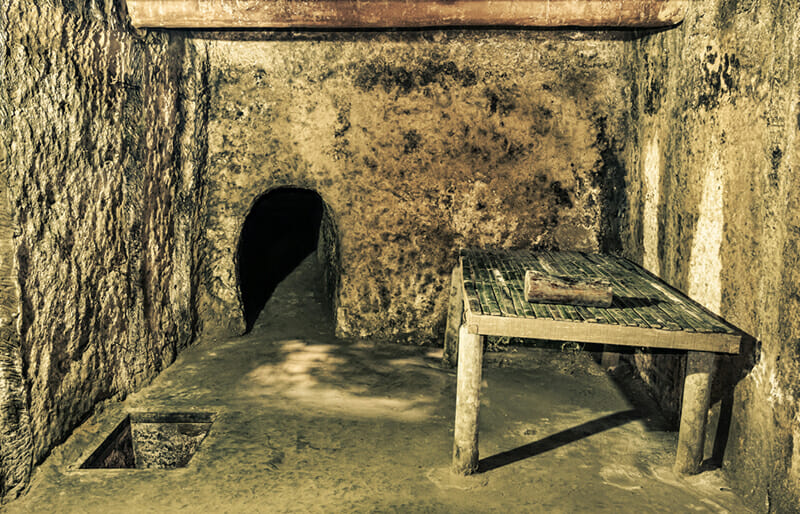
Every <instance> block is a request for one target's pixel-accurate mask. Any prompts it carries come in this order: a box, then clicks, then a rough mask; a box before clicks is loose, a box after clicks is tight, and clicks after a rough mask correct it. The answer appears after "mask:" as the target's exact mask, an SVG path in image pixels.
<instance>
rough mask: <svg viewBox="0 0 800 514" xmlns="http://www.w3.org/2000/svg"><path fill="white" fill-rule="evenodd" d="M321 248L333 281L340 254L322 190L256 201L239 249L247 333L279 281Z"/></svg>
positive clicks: (278, 193)
mask: <svg viewBox="0 0 800 514" xmlns="http://www.w3.org/2000/svg"><path fill="white" fill-rule="evenodd" d="M323 225H324V227H323ZM321 228H322V230H320V229H321ZM318 246H319V247H320V248H319V250H320V252H319V253H320V257H321V259H320V260H322V261H323V265H324V266H325V268H326V269H325V276H326V279H327V278H328V277H330V276H331V273H330V271H331V268H332V266H331V265H332V264H335V254H336V253H337V252H336V251H335V247H336V244H335V230H333V228H332V222H331V220H330V213H329V212H327V210H326V207H325V204H324V202H323V201H322V198H321V197H320V195H319V194H318V193H316V192H315V191H311V190H308V189H300V188H294V187H284V188H279V189H274V190H272V191H269V192H268V193H266V194H264V195H263V196H261V197H260V198H258V199H257V200H256V202H255V204H254V205H253V207H252V209H251V210H250V213H249V214H248V215H247V217H246V218H245V221H244V225H243V227H242V233H241V237H240V239H239V249H238V253H237V258H238V275H239V277H238V278H239V287H240V293H241V300H242V307H243V310H244V318H245V324H246V332H250V330H251V329H252V328H253V325H254V324H255V322H256V320H257V319H258V316H259V313H260V312H261V310H262V309H263V308H264V306H265V305H266V303H267V300H269V298H270V296H272V293H273V292H274V291H275V288H276V287H277V285H278V284H279V283H280V282H281V281H282V280H283V279H284V278H286V277H287V276H288V275H289V274H290V273H291V272H292V271H293V270H294V269H295V268H297V266H299V265H300V263H301V262H303V260H304V259H305V258H306V257H308V256H309V255H310V254H311V253H312V252H314V251H315V250H317V249H318ZM336 278H338V277H336ZM326 282H330V280H326ZM326 285H329V284H326Z"/></svg>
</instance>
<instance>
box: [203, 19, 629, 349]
mask: <svg viewBox="0 0 800 514" xmlns="http://www.w3.org/2000/svg"><path fill="white" fill-rule="evenodd" d="M198 45H201V46H207V48H208V52H209V57H210V66H211V74H210V100H211V104H210V107H209V128H208V131H209V156H208V174H207V180H208V184H207V197H206V204H205V209H207V210H206V214H205V219H206V220H207V224H208V225H207V230H206V237H205V239H204V253H203V255H204V263H205V265H206V266H207V267H206V268H205V269H204V271H203V287H202V290H201V304H200V314H199V315H200V318H201V320H203V321H204V323H205V329H206V330H208V331H209V332H214V331H221V332H223V333H237V332H241V330H242V328H243V322H242V320H241V316H240V315H237V314H236V313H239V312H240V307H239V300H238V297H237V295H238V292H237V291H238V284H237V275H236V268H235V253H236V248H237V242H238V237H239V233H240V230H241V226H242V222H243V221H244V218H245V216H246V214H247V212H248V210H249V209H250V207H251V205H252V204H253V202H254V200H255V199H256V198H257V197H258V196H259V195H261V194H263V193H265V192H266V191H268V190H270V189H272V188H275V187H279V186H287V185H291V186H299V187H305V188H309V189H313V190H315V191H317V192H319V194H320V195H321V196H322V198H323V200H324V201H325V202H326V203H327V206H328V207H329V209H330V213H331V214H332V219H333V222H334V224H335V226H336V228H337V231H338V242H339V251H340V264H341V270H340V271H341V276H340V283H339V292H338V296H337V301H336V302H335V303H336V304H337V305H336V309H335V314H336V319H337V326H338V329H339V333H340V334H342V335H348V336H354V337H362V336H377V337H382V338H385V339H387V340H393V341H412V342H416V343H420V342H426V341H431V340H435V339H438V338H440V337H441V331H442V329H443V322H444V314H445V310H446V304H447V294H446V289H447V286H448V284H449V273H450V269H451V267H452V266H453V265H454V264H455V258H456V254H457V250H458V248H459V247H461V246H499V247H529V246H535V247H542V248H573V249H582V250H590V251H591V250H597V249H598V248H599V247H601V246H603V247H615V246H618V244H619V241H618V239H617V238H615V235H616V228H615V223H616V220H617V213H616V212H605V211H603V209H602V205H603V204H604V197H605V196H614V195H619V194H620V190H618V189H617V186H618V184H619V182H620V180H621V179H620V177H621V175H622V173H623V172H622V170H621V168H620V166H619V161H618V159H617V155H619V154H620V153H621V151H622V150H621V145H622V143H623V142H622V140H621V139H619V138H618V137H617V135H618V134H619V133H621V132H625V131H626V128H625V127H624V123H625V120H624V116H625V114H626V109H625V107H624V106H625V105H626V104H627V103H628V102H629V98H628V97H627V96H626V95H627V94H628V90H627V89H626V88H627V86H628V84H629V82H628V81H627V78H626V77H625V76H623V74H622V73H621V61H622V56H623V55H624V53H623V52H622V48H623V42H621V41H619V40H614V39H612V38H611V37H609V36H608V35H607V34H603V33H588V34H577V33H559V32H544V33H542V32H530V31H529V32H525V31H516V32H513V31H512V32H504V31H490V32H481V31H464V32H459V31H431V32H405V33H404V32H400V33H391V32H390V33H385V32H384V33H380V32H377V33H369V32H367V33H355V34H345V33H339V34H324V33H317V34H314V33H310V34H309V33H306V34H305V35H293V34H291V33H266V34H263V33H262V34H253V35H250V36H247V35H244V36H243V35H235V34H231V33H225V34H219V35H216V36H211V37H208V39H206V40H205V41H198ZM618 204H619V202H615V205H618ZM604 219H605V220H607V221H611V223H606V224H605V225H606V226H607V227H609V230H607V231H605V232H604V231H602V229H601V226H602V225H603V220H604Z"/></svg>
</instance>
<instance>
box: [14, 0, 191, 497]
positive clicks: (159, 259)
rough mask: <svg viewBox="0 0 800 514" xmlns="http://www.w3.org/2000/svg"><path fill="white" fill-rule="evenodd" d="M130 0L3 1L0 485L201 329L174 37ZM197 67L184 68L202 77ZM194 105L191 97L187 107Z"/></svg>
mask: <svg viewBox="0 0 800 514" xmlns="http://www.w3.org/2000/svg"><path fill="white" fill-rule="evenodd" d="M121 5H122V3H121V2H114V1H106V2H102V1H93V0H92V1H89V0H87V1H63V2H61V1H58V0H41V1H37V2H28V1H22V0H4V1H3V2H2V4H0V85H2V86H1V87H0V188H1V189H0V271H1V272H2V277H0V495H3V494H5V495H6V499H8V498H10V497H12V496H14V495H15V494H16V493H18V492H19V490H20V488H21V487H22V486H24V484H25V482H26V480H27V477H28V474H29V472H30V468H31V466H32V465H33V464H34V463H36V462H38V461H40V460H41V459H42V458H43V457H44V456H45V455H46V454H47V452H48V451H49V449H50V448H52V447H53V446H54V445H55V444H57V443H58V442H59V441H60V440H61V439H62V438H63V437H65V436H66V434H68V433H69V432H70V431H71V429H72V428H73V427H74V426H76V424H78V423H79V422H80V421H81V420H82V419H83V418H84V417H85V416H86V415H87V414H88V413H89V412H90V410H91V409H92V407H93V405H95V404H96V403H97V402H98V401H101V400H103V399H105V398H109V397H112V396H115V395H124V394H125V393H127V392H129V391H131V390H133V389H134V388H136V387H137V386H139V385H141V384H142V383H143V382H145V381H147V380H148V379H150V378H151V377H153V376H154V375H155V374H156V373H157V372H158V371H159V370H160V369H162V368H163V367H164V366H165V365H166V364H168V363H169V362H171V361H172V360H173V358H174V356H175V354H176V352H177V350H178V349H179V348H181V347H182V346H184V345H186V344H187V343H188V342H189V340H190V338H191V336H192V331H193V326H194V322H193V318H194V316H193V314H192V307H191V298H192V293H191V280H190V278H189V277H190V272H191V266H192V257H191V239H192V235H191V234H192V227H193V226H194V225H195V222H194V220H195V219H196V214H195V213H194V210H193V209H194V208H195V207H194V205H195V204H196V202H195V201H194V200H193V198H194V195H196V194H197V190H198V189H197V188H195V185H196V176H195V172H196V170H197V169H198V167H197V166H196V165H195V164H196V158H197V155H195V152H194V151H193V150H191V151H189V150H186V151H184V150H185V148H184V150H182V147H185V146H186V145H181V144H180V143H181V138H182V137H184V136H185V137H188V136H186V134H188V133H191V132H193V131H194V129H195V123H194V122H195V116H194V112H195V111H196V109H194V107H193V106H191V105H190V106H189V107H190V109H189V110H191V111H192V112H191V113H182V112H181V109H182V107H181V106H182V105H183V103H182V102H181V101H180V98H181V97H192V96H193V95H192V94H189V93H190V92H187V91H182V88H184V87H185V86H186V85H187V84H190V83H193V82H192V81H182V80H180V77H181V76H182V70H183V69H184V68H186V69H187V70H188V69H193V68H194V66H193V65H192V64H191V61H192V59H193V56H192V54H191V52H187V51H186V49H185V45H184V41H183V39H182V38H181V37H180V36H174V35H169V36H168V35H165V34H157V33H150V34H147V35H143V34H141V35H138V34H136V33H135V32H134V31H133V30H132V29H129V28H128V27H127V26H126V23H127V22H125V21H123V20H125V14H124V12H123V10H122V9H123V8H122V7H121ZM194 75H195V74H193V73H188V74H187V76H189V77H194ZM189 103H190V104H191V102H189Z"/></svg>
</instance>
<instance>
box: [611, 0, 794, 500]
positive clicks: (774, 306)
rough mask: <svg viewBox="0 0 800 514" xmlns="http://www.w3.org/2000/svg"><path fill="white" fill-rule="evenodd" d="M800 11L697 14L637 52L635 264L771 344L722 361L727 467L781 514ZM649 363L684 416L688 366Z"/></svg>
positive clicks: (768, 5)
mask: <svg viewBox="0 0 800 514" xmlns="http://www.w3.org/2000/svg"><path fill="white" fill-rule="evenodd" d="M798 12H800V3H799V2H797V1H788V2H786V1H784V2H781V1H777V0H776V1H771V0H761V1H758V0H755V1H744V0H739V1H737V0H733V1H731V0H703V1H698V2H692V3H691V4H690V9H689V13H688V16H687V19H686V21H685V22H684V23H683V25H681V26H680V27H679V28H677V29H675V30H669V31H665V32H661V33H657V34H652V35H648V36H646V37H643V38H642V39H640V40H638V41H636V42H633V43H632V44H631V51H632V54H631V63H632V66H633V79H634V84H635V86H636V87H635V89H634V92H635V95H634V100H633V105H632V116H633V119H634V122H633V124H632V126H634V127H636V130H635V131H634V132H633V133H632V135H631V138H630V141H631V143H632V144H629V145H628V147H627V148H628V150H633V152H632V153H630V154H629V155H626V157H625V162H626V164H627V165H628V169H629V175H628V179H627V185H626V188H627V189H626V190H627V198H628V204H629V214H630V225H629V226H627V227H626V229H625V230H623V231H622V238H623V241H624V250H625V253H626V255H627V256H629V257H631V258H632V259H634V260H636V261H638V262H640V263H643V264H644V265H645V267H647V268H649V269H650V270H651V271H653V272H655V273H657V274H659V275H661V276H662V277H664V278H665V279H666V280H667V281H669V282H671V283H673V284H675V285H677V286H678V287H680V288H681V289H682V290H684V291H685V292H687V293H688V294H689V295H690V296H692V297H693V298H695V299H696V300H698V301H700V302H701V303H703V304H704V305H706V306H707V307H708V308H710V309H711V310H713V311H716V312H718V313H720V314H722V315H723V316H724V317H725V318H727V319H728V320H730V321H731V322H733V323H734V324H736V325H738V326H739V327H741V328H742V329H743V330H744V331H746V332H747V333H749V334H751V335H752V336H753V337H754V338H755V339H756V342H755V343H754V344H745V345H744V346H743V350H744V353H743V355H742V356H741V357H740V358H735V359H730V358H726V359H720V362H719V365H720V366H721V372H720V379H719V380H718V381H717V382H718V383H717V388H716V390H715V392H714V395H715V399H716V400H721V401H722V403H721V405H722V406H723V407H726V404H727V406H730V405H732V411H731V412H732V422H731V424H730V432H729V434H725V433H724V432H722V433H721V436H722V437H727V446H725V447H724V453H722V452H720V451H719V450H720V449H719V448H718V451H717V452H716V453H717V455H716V457H717V458H720V457H723V456H724V466H723V469H725V470H726V471H727V472H728V473H729V474H730V476H731V478H732V482H733V484H734V485H735V486H736V488H737V490H738V491H739V492H740V493H742V494H744V495H745V496H746V498H747V499H748V501H749V502H750V503H751V504H752V505H753V506H754V507H756V508H757V509H758V510H763V511H770V512H794V511H795V510H796V508H797V505H799V504H800V409H798V400H800V344H799V343H798V341H800V314H798V313H799V312H800V309H798V307H800V195H798V191H800V173H798V171H799V170H798V168H800V147H799V146H798V145H799V144H800V143H799V141H800V137H798V135H800V21H799V20H800V18H798V15H797V13H798ZM636 361H637V365H638V367H639V369H640V371H641V373H642V375H643V376H644V377H645V379H646V380H648V381H649V382H650V383H651V384H652V385H653V386H654V387H655V388H656V389H657V390H659V391H660V394H661V400H662V404H663V405H664V407H666V408H667V409H669V410H671V411H672V412H673V413H675V414H676V413H677V412H678V409H679V406H680V396H679V395H680V392H681V391H680V390H679V388H676V387H674V385H672V384H680V383H681V381H680V375H681V373H682V369H681V359H680V358H679V357H677V356H673V355H653V354H640V355H638V356H637V357H636ZM676 379H677V380H676ZM728 387H735V388H734V389H733V391H734V394H733V397H730V398H727V399H726V397H727V394H726V391H729V390H730V389H727V388H728Z"/></svg>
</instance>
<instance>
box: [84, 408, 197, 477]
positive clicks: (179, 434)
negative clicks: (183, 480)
mask: <svg viewBox="0 0 800 514" xmlns="http://www.w3.org/2000/svg"><path fill="white" fill-rule="evenodd" d="M212 422H213V414H211V413H208V412H171V413H154V412H137V413H131V414H129V415H127V416H125V419H123V420H122V422H121V423H120V424H119V425H117V427H116V428H115V429H114V430H113V431H112V432H111V434H110V435H109V436H108V437H106V439H105V440H104V441H103V443H102V444H101V445H100V446H99V447H98V448H97V449H96V450H95V451H94V452H92V454H91V455H90V456H89V458H88V459H86V461H85V462H84V463H83V464H81V466H80V467H81V469H103V468H106V469H108V468H139V469H173V468H182V467H185V466H186V465H187V464H188V463H189V461H190V460H192V456H193V455H194V454H195V452H197V449H198V448H199V447H200V443H202V442H203V439H205V437H206V435H207V434H208V431H209V430H210V429H211V423H212Z"/></svg>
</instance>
